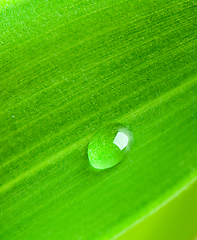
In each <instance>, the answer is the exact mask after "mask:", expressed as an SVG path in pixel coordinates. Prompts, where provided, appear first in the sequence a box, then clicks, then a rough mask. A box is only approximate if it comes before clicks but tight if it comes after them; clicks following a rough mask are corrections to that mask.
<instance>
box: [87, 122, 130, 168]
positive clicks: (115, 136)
mask: <svg viewBox="0 0 197 240" xmlns="http://www.w3.org/2000/svg"><path fill="white" fill-rule="evenodd" d="M132 143H133V134H132V132H131V131H130V130H129V129H127V128H125V127H122V126H120V125H119V124H110V125H106V126H105V127H103V128H101V129H100V130H98V131H97V132H96V134H95V135H94V136H93V138H92V140H91V141H90V143H89V145H88V158H89V161H90V164H91V165H92V166H93V167H94V168H98V169H106V168H111V167H113V166H115V165H116V164H117V163H119V162H120V161H122V160H123V158H124V157H125V156H126V154H127V153H128V152H129V150H130V148H131V145H132Z"/></svg>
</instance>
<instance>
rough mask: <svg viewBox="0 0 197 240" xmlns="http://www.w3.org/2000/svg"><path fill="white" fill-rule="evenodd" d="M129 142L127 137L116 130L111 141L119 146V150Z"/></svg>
mask: <svg viewBox="0 0 197 240" xmlns="http://www.w3.org/2000/svg"><path fill="white" fill-rule="evenodd" d="M128 142H129V138H128V136H127V135H125V134H124V133H123V132H118V133H117V135H116V137H115V139H114V141H113V143H114V144H116V146H118V147H119V148H120V150H122V149H124V148H125V147H126V146H127V144H128Z"/></svg>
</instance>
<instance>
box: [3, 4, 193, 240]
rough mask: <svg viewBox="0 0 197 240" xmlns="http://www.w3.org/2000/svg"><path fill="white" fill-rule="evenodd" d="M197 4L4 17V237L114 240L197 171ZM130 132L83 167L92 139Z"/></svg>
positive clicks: (10, 11)
mask: <svg viewBox="0 0 197 240" xmlns="http://www.w3.org/2000/svg"><path fill="white" fill-rule="evenodd" d="M196 23H197V5H196V3H195V1H182V0H180V1H178V0H177V1H168V0H166V1H153V0H148V1H145V0H141V1H139V0H138V1H135V0H134V1H122V2H121V1H110V0H105V1H104V0H102V1H88V0H83V1H74V0H67V1H61V0H59V1H56V0H48V1H45V0H40V1H36V0H34V1H19V2H16V3H15V4H13V5H11V4H10V5H9V7H7V8H2V10H1V12H0V91H1V96H0V100H1V105H0V109H1V113H0V114H1V117H0V131H1V139H0V142H1V143H0V146H1V150H0V182H1V187H0V238H1V239H2V240H5V239H6V240H7V239H9V240H11V239H17V240H21V239H23V240H31V239H32V240H34V239H36V240H39V239H40V240H43V239H49V240H53V239H54V240H57V239H68V240H72V239H79V240H93V239H110V238H112V237H114V236H115V235H117V234H118V233H119V232H121V231H122V230H123V229H125V228H126V227H128V226H130V225H131V224H133V223H134V222H135V221H137V220H139V219H140V218H142V217H143V216H145V215H146V214H148V213H149V212H150V211H152V209H154V208H156V207H157V206H158V205H160V204H162V202H164V201H166V199H169V198H170V196H172V195H173V194H174V193H175V192H177V191H178V190H179V189H181V188H182V187H183V186H184V185H187V184H188V182H190V181H194V180H195V178H196V176H197V144H196V143H197V134H196V131H197V28H196ZM109 123H120V124H121V125H123V126H126V127H127V128H128V129H130V130H131V131H132V133H133V137H134V142H133V145H132V148H131V151H130V152H129V154H128V155H127V157H125V159H124V160H123V161H122V162H121V163H119V164H118V165H116V166H114V167H113V168H109V169H107V170H96V169H94V168H93V167H91V165H90V164H89V161H88V155H87V147H88V143H89V142H90V141H91V139H92V136H93V135H94V133H95V132H96V131H97V130H98V129H99V128H100V127H103V126H105V125H107V124H109Z"/></svg>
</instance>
